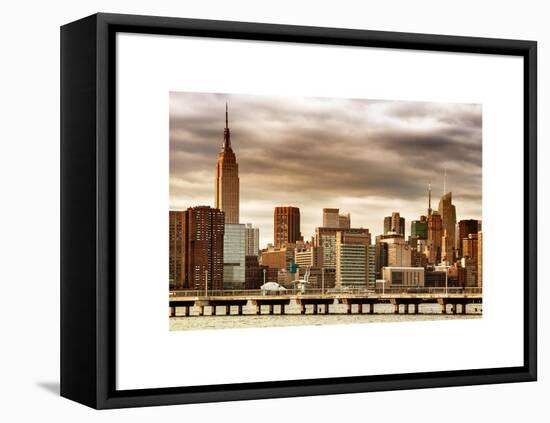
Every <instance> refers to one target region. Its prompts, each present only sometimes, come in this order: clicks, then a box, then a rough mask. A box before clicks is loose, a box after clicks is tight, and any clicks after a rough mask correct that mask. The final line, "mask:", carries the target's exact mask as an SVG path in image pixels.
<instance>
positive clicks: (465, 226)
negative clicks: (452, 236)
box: [456, 219, 479, 258]
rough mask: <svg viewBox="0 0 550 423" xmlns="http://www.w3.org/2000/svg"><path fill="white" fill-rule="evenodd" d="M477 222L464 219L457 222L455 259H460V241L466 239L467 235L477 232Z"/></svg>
mask: <svg viewBox="0 0 550 423" xmlns="http://www.w3.org/2000/svg"><path fill="white" fill-rule="evenodd" d="M478 226H479V222H478V221H477V220H475V219H464V220H461V221H460V222H458V234H457V237H456V249H457V257H458V258H462V257H463V256H464V255H463V252H462V240H463V239H464V238H468V235H470V234H475V233H477V231H478Z"/></svg>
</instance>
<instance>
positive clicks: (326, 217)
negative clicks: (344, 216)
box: [323, 209, 340, 228]
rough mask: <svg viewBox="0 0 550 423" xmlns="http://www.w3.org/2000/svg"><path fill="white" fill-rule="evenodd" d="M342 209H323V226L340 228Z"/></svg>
mask: <svg viewBox="0 0 550 423" xmlns="http://www.w3.org/2000/svg"><path fill="white" fill-rule="evenodd" d="M339 213H340V209H323V227H325V228H338V227H340V224H339Z"/></svg>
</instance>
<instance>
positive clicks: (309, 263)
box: [294, 246, 323, 268]
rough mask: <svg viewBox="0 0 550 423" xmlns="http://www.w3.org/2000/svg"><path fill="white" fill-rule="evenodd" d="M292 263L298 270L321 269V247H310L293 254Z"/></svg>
mask: <svg viewBox="0 0 550 423" xmlns="http://www.w3.org/2000/svg"><path fill="white" fill-rule="evenodd" d="M294 263H296V264H297V265H298V266H299V267H300V268H308V267H318V268H320V267H323V247H315V246H310V247H309V248H307V249H304V250H301V251H298V250H296V251H295V252H294Z"/></svg>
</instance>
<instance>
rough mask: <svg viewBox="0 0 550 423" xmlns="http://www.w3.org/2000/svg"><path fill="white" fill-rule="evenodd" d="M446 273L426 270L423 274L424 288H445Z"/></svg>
mask: <svg viewBox="0 0 550 423" xmlns="http://www.w3.org/2000/svg"><path fill="white" fill-rule="evenodd" d="M446 274H447V272H446V271H445V270H428V271H426V272H425V274H424V286H426V287H430V288H441V287H444V286H445V281H446V278H447V276H446Z"/></svg>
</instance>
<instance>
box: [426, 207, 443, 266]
mask: <svg viewBox="0 0 550 423" xmlns="http://www.w3.org/2000/svg"><path fill="white" fill-rule="evenodd" d="M442 230H443V222H442V220H441V215H440V214H439V213H438V212H436V211H434V212H432V213H431V214H430V216H429V217H428V241H431V245H430V255H429V256H428V261H429V262H430V263H431V264H436V263H439V262H440V261H441V238H442V236H443V232H442Z"/></svg>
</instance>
